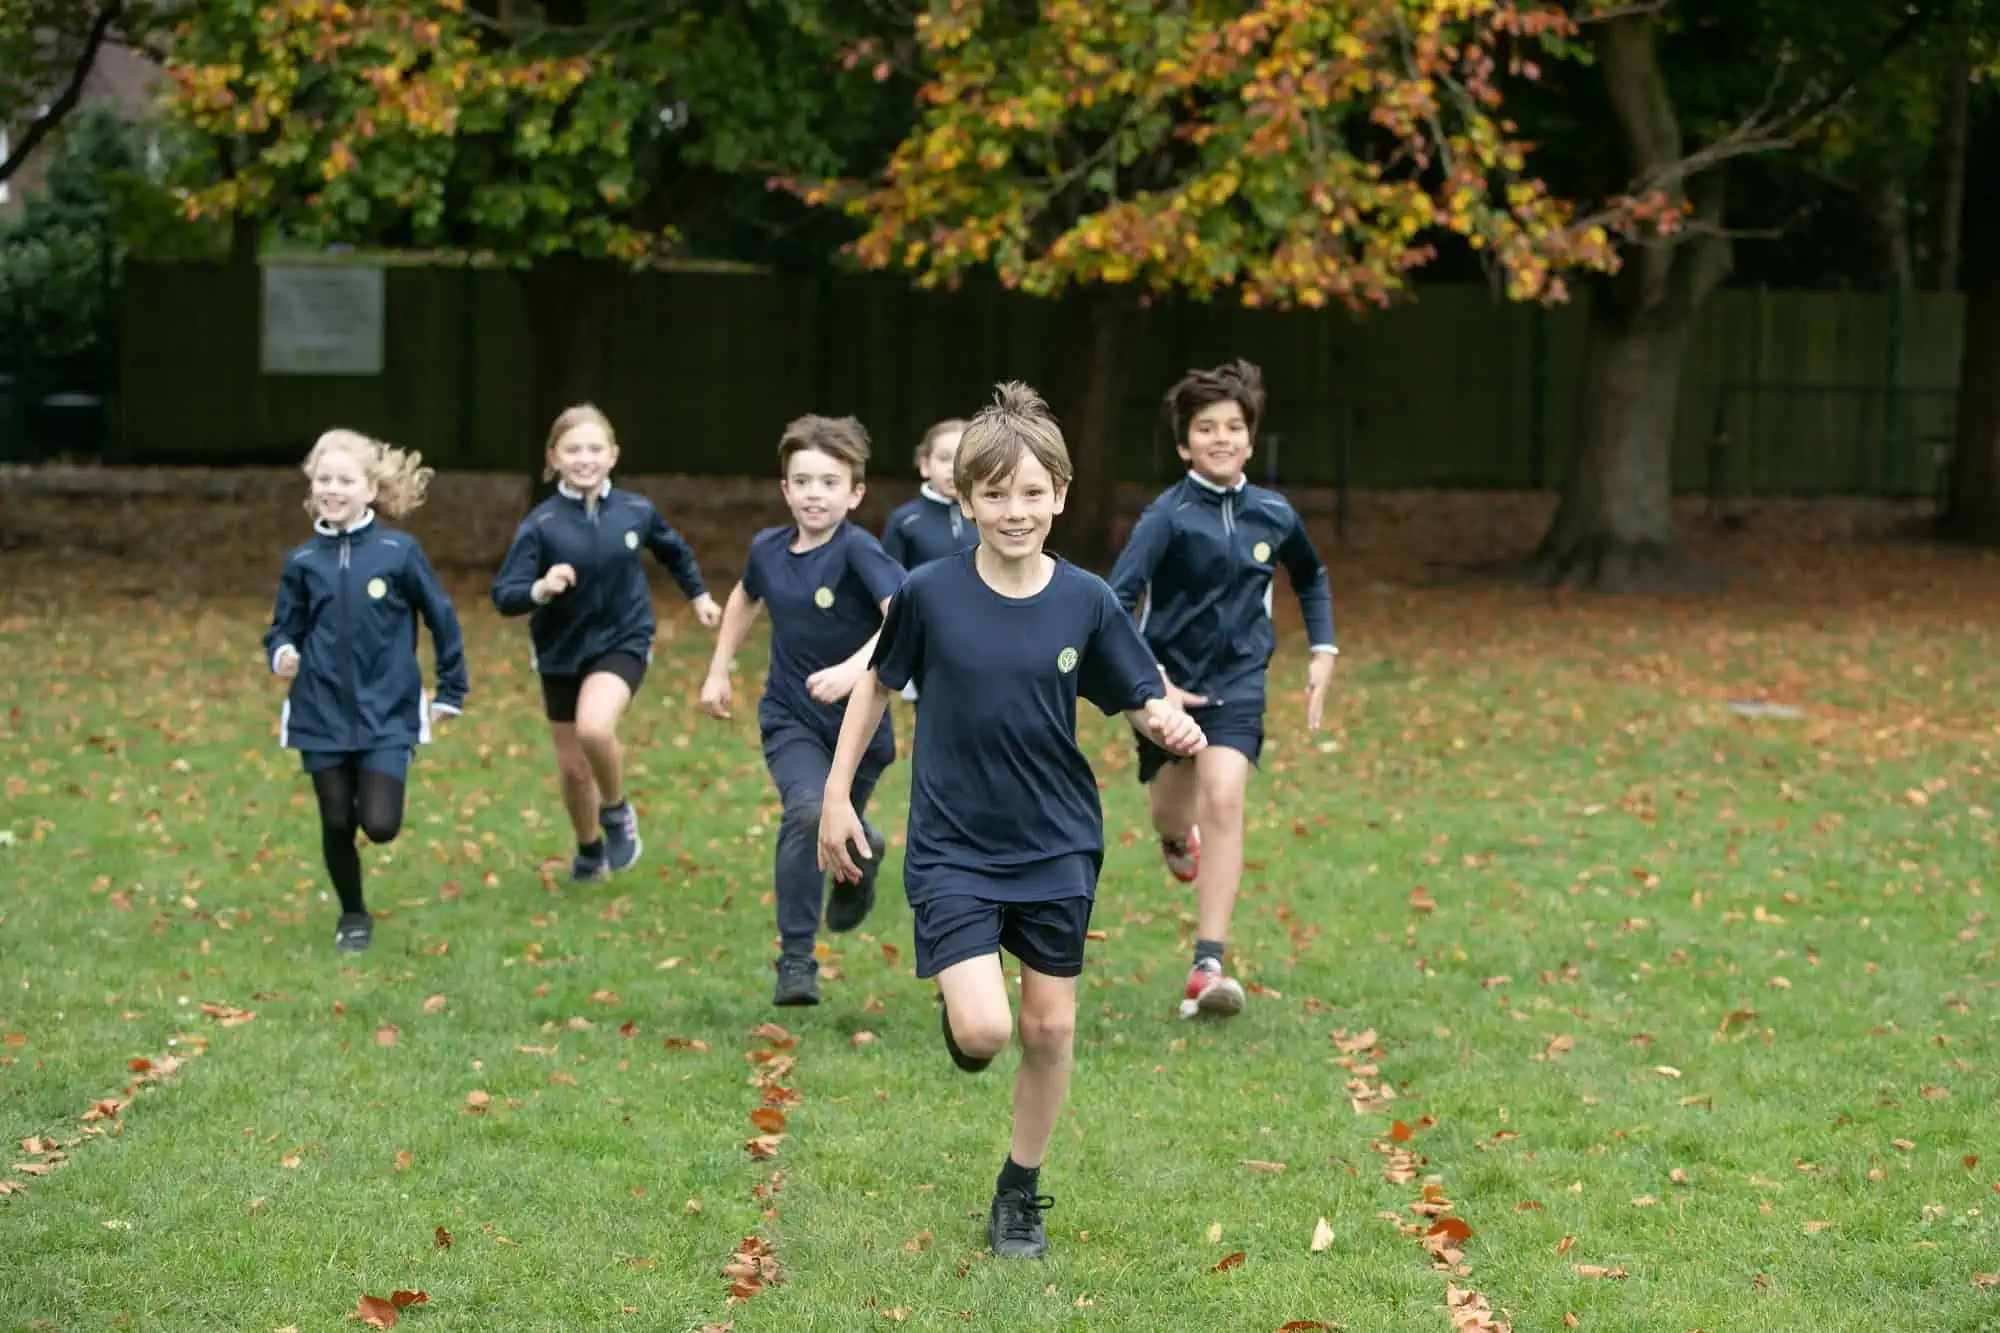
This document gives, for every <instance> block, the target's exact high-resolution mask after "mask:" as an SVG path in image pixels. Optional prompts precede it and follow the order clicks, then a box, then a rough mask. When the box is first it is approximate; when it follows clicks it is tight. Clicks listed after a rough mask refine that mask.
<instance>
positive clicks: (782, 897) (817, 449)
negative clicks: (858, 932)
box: [701, 416, 903, 1005]
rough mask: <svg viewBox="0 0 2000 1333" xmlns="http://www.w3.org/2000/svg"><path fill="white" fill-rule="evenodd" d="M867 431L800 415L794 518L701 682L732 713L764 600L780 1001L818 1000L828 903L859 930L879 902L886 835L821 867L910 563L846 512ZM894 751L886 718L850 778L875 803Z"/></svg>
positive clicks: (732, 602) (719, 711) (857, 483)
mask: <svg viewBox="0 0 2000 1333" xmlns="http://www.w3.org/2000/svg"><path fill="white" fill-rule="evenodd" d="M867 464H868V432H867V431H865V430H864V429H862V426H861V423H860V422H859V421H856V420H855V419H854V418H853V417H842V418H840V419H838V420H834V419H832V418H829V417H821V416H806V417H800V418H799V419H798V420H796V421H794V422H792V424H791V425H789V426H787V427H786V428H785V434H784V437H783V438H782V439H781V440H780V441H779V442H778V465H779V469H780V474H781V477H782V480H781V481H780V482H779V483H778V486H779V489H780V490H781V491H782V492H783V493H784V496H785V503H786V504H787V505H789V506H790V507H791V511H792V522H790V523H788V524H786V525H785V526H783V527H777V528H766V529H765V530H764V531H762V532H760V533H758V534H757V535H756V536H755V537H754V538H752V539H751V541H750V557H749V559H748V560H747V561H745V563H744V566H743V579H742V581H741V582H740V583H738V584H737V585H736V588H735V590H734V591H732V592H731V593H730V594H729V602H728V604H727V605H726V606H725V607H724V608H723V612H722V631H721V634H720V635H719V636H718V638H717V640H716V644H715V657H714V659H713V660H712V661H711V662H710V663H709V668H708V679H707V680H706V681H704V682H703V683H702V687H701V703H702V707H703V708H705V709H707V710H708V711H709V712H710V713H711V714H713V715H714V716H716V717H720V718H727V717H728V716H729V703H730V686H729V664H730V662H731V660H732V659H734V658H735V656H736V650H737V649H738V648H740V647H742V646H743V637H744V635H746V634H748V633H749V631H750V625H751V622H752V621H754V620H755V619H756V618H757V611H758V609H759V608H760V607H765V606H768V607H769V608H770V611H771V666H770V670H769V672H768V673H767V674H766V675H765V678H764V697H763V698H762V699H761V700H760V701H759V702H758V704H757V729H758V731H759V732H760V733H761V734H762V736H763V741H764V763H765V766H766V767H767V768H769V769H770V772H771V781H772V783H773V784H774V785H775V786H776V787H777V789H778V796H779V799H780V800H781V801H782V802H783V804H784V815H783V818H782V821H781V822H780V824H779V826H778V847H777V857H776V865H775V867H774V869H773V872H772V873H773V885H774V889H775V896H776V898H777V911H778V940H779V946H778V947H779V952H778V964H777V968H778V984H777V989H776V991H775V992H774V993H773V995H772V997H771V998H772V1002H773V1003H775V1004H782V1005H796V1004H818V1003H819V961H818V959H817V958H815V957H814V956H813V945H814V941H815V938H816V937H817V935H818V933H819V924H820V909H821V904H822V901H823V900H824V904H825V910H826V926H827V929H829V930H836V931H840V930H852V929H854V928H855V927H856V926H858V925H860V924H861V922H862V920H863V919H864V918H865V917H866V916H867V915H868V911H869V909H870V908H871V907H873V906H874V905H875V876H874V874H873V873H872V872H873V870H874V869H875V867H876V866H877V865H878V864H879V862H880V859H881V856H882V852H883V849H884V847H885V845H886V844H885V843H884V841H883V838H882V835H881V834H879V833H876V832H875V831H874V830H872V829H870V830H868V831H867V832H866V835H865V836H866V837H867V839H868V847H869V851H870V853H871V855H870V856H869V858H868V866H869V870H870V872H871V873H870V874H868V875H866V876H864V877H863V878H862V879H861V880H860V881H859V882H858V883H854V884H847V883H836V884H835V885H834V887H833V893H832V895H831V897H830V898H829V897H827V896H826V894H825V883H826V874H825V872H824V871H823V870H822V869H821V868H820V865H819V853H818V841H819V822H820V819H819V807H820V795H821V793H822V792H823V791H824V790H825V788H826V775H827V769H828V766H829V765H830V764H831V763H832V762H833V747H834V743H835V741H837V740H838V739H839V737H840V720H841V705H842V702H843V701H844V700H845V699H846V698H847V696H848V694H849V692H850V691H852V690H853V688H854V682H855V681H856V680H858V679H859V678H860V677H861V675H862V674H863V673H864V672H865V671H867V669H868V657H869V654H870V653H871V652H872V651H873V650H874V647H875V636H876V634H877V632H878V631H880V630H881V628H882V612H883V608H884V607H886V606H887V605H888V603H889V598H890V597H891V596H893V595H894V594H895V591H896V589H897V588H899V587H900V586H902V582H903V567H902V566H901V565H899V564H897V563H896V562H895V561H894V560H891V559H890V558H889V557H888V556H887V555H885V554H884V553H883V551H882V547H881V545H880V543H878V542H877V541H876V540H875V539H874V538H873V537H872V536H870V535H869V534H868V532H867V530H866V529H864V528H861V527H858V526H856V525H855V524H852V523H849V522H848V521H847V515H848V513H849V511H851V510H852V509H853V508H854V506H855V505H858V504H860V503H861V497H862V495H863V494H864V493H865V492H866V489H867V488H866V487H865V486H863V485H862V476H863V474H864V472H865V470H866V468H867ZM895 758H896V740H895V737H894V736H893V735H892V734H891V732H890V730H889V719H888V718H887V717H886V716H885V717H883V718H882V720H881V724H880V725H879V726H877V727H876V728H875V730H874V731H873V732H872V733H870V735H869V737H868V744H867V748H866V750H865V751H864V753H863V754H862V756H861V762H860V765H859V768H858V769H857V771H856V773H855V776H854V780H853V788H852V791H853V803H854V806H855V808H856V809H862V810H865V809H866V808H867V806H868V795H869V793H870V792H871V791H873V790H874V787H875V783H876V781H877V780H878V779H879V778H880V777H881V776H882V771H883V770H884V769H886V768H887V767H888V766H889V765H890V764H891V763H892V762H894V760H895Z"/></svg>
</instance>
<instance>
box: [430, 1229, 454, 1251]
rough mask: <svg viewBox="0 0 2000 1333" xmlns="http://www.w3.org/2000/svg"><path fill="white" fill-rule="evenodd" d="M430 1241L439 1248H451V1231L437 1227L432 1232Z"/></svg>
mask: <svg viewBox="0 0 2000 1333" xmlns="http://www.w3.org/2000/svg"><path fill="white" fill-rule="evenodd" d="M431 1243H432V1244H433V1245H435V1246H437V1247H438V1248H439V1249H440V1250H448V1249H450V1248H451V1233H450V1232H449V1231H446V1230H445V1229H444V1228H443V1227H439V1228H438V1229H437V1230H436V1231H435V1232H434V1233H432V1235H431Z"/></svg>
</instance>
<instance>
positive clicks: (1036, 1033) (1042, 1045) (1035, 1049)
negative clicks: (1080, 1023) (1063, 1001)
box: [1021, 1006, 1076, 1064]
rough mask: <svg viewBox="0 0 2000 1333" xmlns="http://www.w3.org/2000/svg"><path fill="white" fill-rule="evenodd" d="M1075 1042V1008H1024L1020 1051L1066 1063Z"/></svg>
mask: <svg viewBox="0 0 2000 1333" xmlns="http://www.w3.org/2000/svg"><path fill="white" fill-rule="evenodd" d="M1075 1045H1076V1011H1075V1010H1074V1009H1071V1008H1067V1007H1051V1008H1047V1009H1035V1008H1029V1007H1027V1006H1023V1007H1022V1009H1021V1052H1022V1054H1023V1055H1025V1056H1026V1057H1027V1058H1029V1059H1032V1060H1037V1061H1039V1062H1041V1063H1043V1064H1064V1063H1067V1062H1068V1060H1069V1058H1070V1052H1071V1051H1072V1049H1073V1048H1074V1047H1075Z"/></svg>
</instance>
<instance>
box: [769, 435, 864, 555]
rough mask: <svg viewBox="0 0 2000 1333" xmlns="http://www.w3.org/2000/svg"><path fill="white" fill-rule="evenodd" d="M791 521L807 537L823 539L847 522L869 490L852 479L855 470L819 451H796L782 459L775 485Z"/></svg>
mask: <svg viewBox="0 0 2000 1333" xmlns="http://www.w3.org/2000/svg"><path fill="white" fill-rule="evenodd" d="M778 489H779V490H781V491H783V492H784V496H785V503H786V504H787V505H788V506H790V508H791V511H792V521H793V522H794V523H797V524H798V525H799V531H800V532H801V533H802V534H804V535H805V536H807V537H814V538H817V537H824V536H825V535H826V534H827V533H829V532H832V531H833V530H834V529H835V528H837V527H839V526H840V525H841V524H842V523H843V522H845V521H846V519H847V515H848V511H850V510H851V509H853V508H854V506H856V505H858V504H860V503H861V497H862V496H863V495H865V494H867V491H868V488H867V487H866V486H864V485H862V484H861V483H860V482H858V481H856V480H855V479H854V469H853V468H852V467H851V466H849V465H848V464H846V463H843V462H841V461H840V460H839V459H837V458H835V457H833V455H831V454H826V453H822V452H820V451H819V450H818V449H799V450H796V451H795V452H793V453H792V454H791V456H790V457H788V458H786V459H785V475H784V478H783V480H781V481H780V482H779V483H778Z"/></svg>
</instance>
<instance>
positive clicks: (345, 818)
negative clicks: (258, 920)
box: [264, 430, 466, 953]
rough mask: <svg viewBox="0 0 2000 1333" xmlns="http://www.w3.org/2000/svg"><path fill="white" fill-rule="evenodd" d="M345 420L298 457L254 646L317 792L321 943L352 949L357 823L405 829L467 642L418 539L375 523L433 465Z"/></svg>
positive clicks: (372, 833) (291, 743) (457, 686)
mask: <svg viewBox="0 0 2000 1333" xmlns="http://www.w3.org/2000/svg"><path fill="white" fill-rule="evenodd" d="M422 461H423V456H422V455H421V454H417V453H405V452H404V451H403V450H401V449H393V448H391V447H389V446H388V445H386V444H383V443H381V442H379V441H376V440H371V439H369V438H368V437H367V436H365V435H359V434H356V433H355V432H354V431H351V430H330V431H328V432H327V433H326V434H324V435H322V436H320V437H319V440H318V441H317V442H316V443H315V444H314V445H313V447H312V452H311V453H309V454H307V455H306V461H305V474H306V475H307V476H308V477H310V478H312V493H311V495H310V496H309V497H308V498H307V500H306V512H307V513H309V514H311V515H313V531H314V533H315V534H316V535H315V536H314V538H313V539H312V540H311V541H309V542H307V543H306V544H305V545H303V546H300V547H297V548H295V549H294V550H293V551H292V553H291V555H290V556H289V557H287V558H286V560H285V568H284V572H283V573H282V574H281V575H280V576H279V578H278V600H277V605H276V607H275V608H274V609H273V610H272V612H271V628H270V629H269V630H268V631H267V632H266V633H265V635H264V653H265V657H266V659H267V660H268V661H269V662H270V664H271V671H272V673H273V674H275V675H277V676H280V677H284V678H287V679H289V680H290V681H291V682H292V684H291V688H290V690H289V691H288V692H287V694H286V696H285V705H284V708H283V709H282V710H281V711H280V713H279V721H278V743H279V744H280V745H283V746H285V747H286V748H288V749H293V750H297V751H298V752H299V758H300V760H301V761H302V762H303V764H304V767H305V771H306V772H307V773H308V774H310V775H311V777H312V784H313V795H314V796H315V797H317V798H318V801H319V823H320V848H321V851H322V853H323V854H324V855H325V857H326V872H327V875H328V877H329V878H331V879H332V880H333V890H334V892H335V893H336V894H338V895H339V896H340V921H339V924H338V925H336V926H335V928H334V932H333V945H334V947H335V948H336V949H339V950H340V951H341V952H343V953H360V952H361V951H363V950H364V949H366V948H367V947H368V946H369V944H370V943H371V942H373V939H374V933H375V922H374V919H373V918H372V917H370V916H369V915H368V904H367V902H366V900H365V899H364V898H363V897H362V893H361V854H360V852H359V851H358V850H357V849H356V848H355V845H354V832H355V829H356V828H359V829H360V830H361V831H362V832H363V833H366V834H367V835H368V841H370V842H372V843H374V844H376V845H377V846H381V845H382V844H384V843H387V842H389V841H391V840H392V839H394V838H395V836H396V834H397V833H398V832H399V831H400V830H401V829H402V827H403V789H404V784H405V783H406V782H407V781H408V779H409V773H410V753H411V747H413V746H415V745H419V744H422V743H423V742H425V741H428V740H429V739H430V738H431V722H432V719H433V717H442V716H446V715H456V714H457V713H459V712H460V711H461V710H463V709H464V707H465V691H466V676H465V650H464V642H463V640H462V639H461V637H460V635H459V629H458V615H457V613H456V612H454V611H453V610H452V606H451V599H450V598H449V597H447V596H445V591H444V588H443V587H442V586H441V585H440V584H439V583H438V579H437V575H436V574H435V573H433V572H432V570H431V562H430V561H429V560H428V559H427V558H426V557H425V556H424V548H423V547H421V546H419V545H417V540H416V538H414V537H412V536H410V535H409V534H408V533H406V532H397V531H395V530H394V529H391V528H387V527H384V526H383V525H382V524H380V523H378V522H377V521H376V519H375V514H376V511H377V510H380V511H381V512H382V513H384V514H387V515H388V516H389V517H390V518H401V517H402V516H403V515H405V514H407V513H409V512H410V511H412V510H414V509H415V508H416V507H417V506H418V505H420V504H422V503H423V502H424V491H425V489H426V488H427V487H428V486H429V485H430V480H431V475H432V471H431V469H430V468H427V467H422V466H419V464H421V462H422ZM418 616H422V617H423V621H424V623H425V624H426V625H428V626H429V627H430V631H431V644H432V647H433V649H434V651H435V653H436V657H437V686H438V692H437V698H436V699H430V700H427V699H426V698H425V697H424V688H423V672H422V671H421V670H420V669H419V667H418V666H417V617H418Z"/></svg>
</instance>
